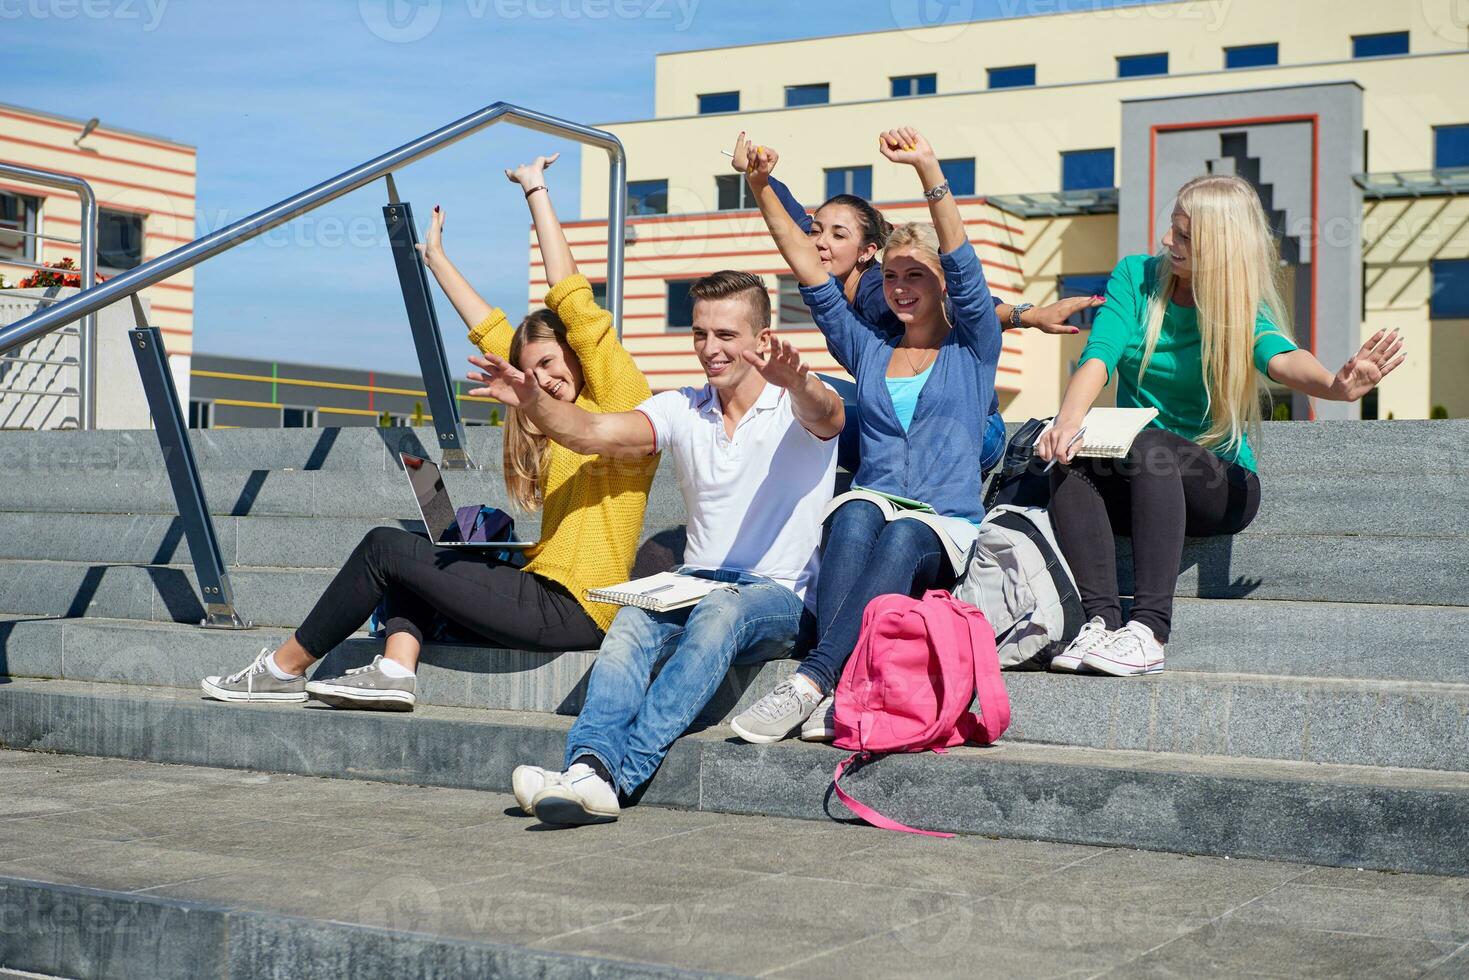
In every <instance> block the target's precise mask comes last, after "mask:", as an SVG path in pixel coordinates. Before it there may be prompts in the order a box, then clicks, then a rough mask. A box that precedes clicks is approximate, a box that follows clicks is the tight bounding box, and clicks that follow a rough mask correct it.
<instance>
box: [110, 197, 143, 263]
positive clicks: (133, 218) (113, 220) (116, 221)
mask: <svg viewBox="0 0 1469 980" xmlns="http://www.w3.org/2000/svg"><path fill="white" fill-rule="evenodd" d="M123 224H127V225H129V226H134V225H135V226H136V227H137V235H138V242H137V260H136V261H132V258H131V256H128V257H123V256H124V253H123V252H122V251H121V250H120V249H121V248H122V246H119V248H118V249H112V248H109V236H110V235H111V233H112V230H113V229H114V228H117V227H119V226H121V225H123ZM147 236H148V222H147V215H143V214H139V213H138V212H136V211H115V210H112V209H111V208H99V209H98V211H97V267H98V268H99V269H105V270H107V271H109V272H126V271H127V270H128V269H136V268H137V267H138V266H140V265H142V264H143V251H144V242H145V241H146V240H147ZM129 251H130V250H129ZM120 257H121V258H122V261H121V262H116V261H113V259H117V258H120Z"/></svg>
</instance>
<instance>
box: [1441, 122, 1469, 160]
mask: <svg viewBox="0 0 1469 980" xmlns="http://www.w3.org/2000/svg"><path fill="white" fill-rule="evenodd" d="M1447 131H1457V133H1458V134H1459V135H1460V139H1461V140H1462V141H1463V146H1462V147H1455V148H1454V149H1455V150H1456V151H1457V152H1460V153H1462V154H1463V156H1462V159H1460V161H1459V162H1458V163H1452V162H1447V163H1446V162H1444V157H1443V151H1444V146H1443V140H1442V139H1441V134H1443V133H1445V132H1447ZM1461 167H1469V123H1448V124H1446V125H1443V126H1435V127H1433V169H1435V170H1457V169H1459V168H1461Z"/></svg>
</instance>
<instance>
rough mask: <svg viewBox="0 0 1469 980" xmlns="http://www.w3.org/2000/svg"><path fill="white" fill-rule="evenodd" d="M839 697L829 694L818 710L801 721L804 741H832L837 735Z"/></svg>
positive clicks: (802, 739) (817, 707) (818, 706)
mask: <svg viewBox="0 0 1469 980" xmlns="http://www.w3.org/2000/svg"><path fill="white" fill-rule="evenodd" d="M836 714H837V699H836V697H835V696H834V695H831V694H828V695H827V696H826V697H825V698H824V699H823V700H822V702H821V703H820V704H818V705H817V706H816V710H815V711H813V712H811V714H809V715H808V716H807V717H806V720H805V721H803V722H801V741H803V742H830V741H831V740H832V739H834V738H836V737H837V724H836Z"/></svg>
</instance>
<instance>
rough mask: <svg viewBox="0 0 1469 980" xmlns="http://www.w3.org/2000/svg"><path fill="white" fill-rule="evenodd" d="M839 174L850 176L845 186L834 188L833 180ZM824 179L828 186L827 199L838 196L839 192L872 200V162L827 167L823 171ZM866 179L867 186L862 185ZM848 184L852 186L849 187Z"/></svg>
mask: <svg viewBox="0 0 1469 980" xmlns="http://www.w3.org/2000/svg"><path fill="white" fill-rule="evenodd" d="M838 174H847V175H850V177H849V179H847V180H845V181H844V182H843V187H841V188H838V189H836V190H833V189H832V180H833V178H835V177H836V176H837V175H838ZM822 180H823V186H824V187H825V188H826V196H827V199H831V198H833V197H836V196H837V195H838V194H853V195H855V196H857V197H861V198H865V199H867V200H869V201H870V200H872V164H870V163H863V164H857V165H855V166H851V167H827V168H825V169H824V170H823V171H822ZM864 181H865V183H866V184H867V186H866V187H865V188H864V187H862V186H861V185H862V183H863V182H864ZM847 184H850V185H851V186H850V187H847V186H846V185H847Z"/></svg>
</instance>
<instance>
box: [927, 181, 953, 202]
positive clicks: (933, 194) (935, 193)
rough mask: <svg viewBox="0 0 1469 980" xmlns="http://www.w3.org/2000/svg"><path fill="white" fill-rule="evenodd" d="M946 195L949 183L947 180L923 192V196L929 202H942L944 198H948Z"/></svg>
mask: <svg viewBox="0 0 1469 980" xmlns="http://www.w3.org/2000/svg"><path fill="white" fill-rule="evenodd" d="M948 194H949V182H948V181H947V180H946V181H944V182H943V183H942V184H940V185H938V186H937V187H935V188H933V189H932V190H927V191H924V192H923V196H924V197H926V198H928V199H929V200H930V201H942V200H943V199H944V198H945V197H947V196H948Z"/></svg>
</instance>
